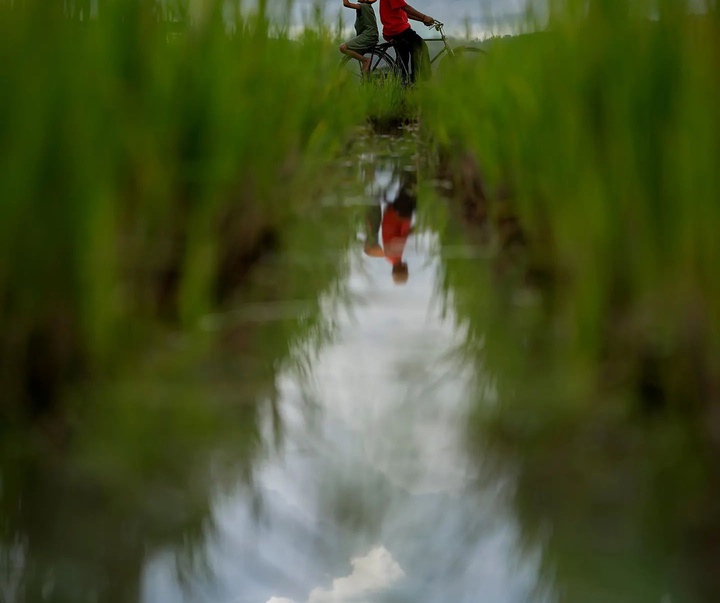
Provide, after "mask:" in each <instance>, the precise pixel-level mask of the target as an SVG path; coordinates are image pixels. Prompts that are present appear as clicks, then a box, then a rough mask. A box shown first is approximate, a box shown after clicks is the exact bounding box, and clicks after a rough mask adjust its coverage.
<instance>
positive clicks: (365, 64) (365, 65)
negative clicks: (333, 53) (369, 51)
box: [340, 44, 370, 73]
mask: <svg viewBox="0 0 720 603" xmlns="http://www.w3.org/2000/svg"><path fill="white" fill-rule="evenodd" d="M340 52H342V53H343V54H346V55H347V56H349V57H352V58H353V59H355V60H357V61H360V65H361V71H362V72H363V73H365V72H366V71H367V70H368V69H369V68H370V57H364V56H363V55H361V54H360V53H359V52H355V51H354V50H350V49H349V48H348V45H347V44H340Z"/></svg>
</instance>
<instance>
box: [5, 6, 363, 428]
mask: <svg viewBox="0 0 720 603" xmlns="http://www.w3.org/2000/svg"><path fill="white" fill-rule="evenodd" d="M83 6H85V5H83ZM203 6H204V9H205V10H204V12H202V13H201V14H195V15H194V18H193V19H187V13H186V12H185V13H184V15H185V20H178V15H177V14H173V13H167V14H165V16H164V17H163V14H162V12H161V11H160V7H161V5H160V4H158V3H155V2H142V1H135V0H123V1H117V2H101V3H100V12H99V17H98V18H95V17H93V18H90V19H88V15H89V14H90V13H89V12H88V11H89V6H85V11H84V12H83V11H82V10H80V8H81V7H80V3H74V4H73V3H71V4H68V5H67V6H64V5H63V3H50V4H48V3H46V2H35V1H29V2H23V3H17V2H0V82H2V85H0V114H2V115H3V119H2V121H1V122H0V151H1V152H0V200H1V202H0V254H1V256H2V262H0V328H1V329H2V331H3V333H4V335H3V338H2V340H1V342H0V389H2V391H3V403H2V407H3V408H2V411H3V412H5V413H9V414H8V416H10V415H12V414H15V413H17V411H18V410H19V409H21V408H23V407H24V406H28V405H34V406H35V407H37V408H38V409H39V408H42V407H44V406H45V405H47V404H48V403H49V402H50V401H51V400H52V399H54V398H55V397H56V388H57V386H58V384H60V383H62V382H65V381H67V380H69V379H77V378H79V377H82V376H91V375H97V374H101V373H103V372H104V371H107V370H109V369H110V368H111V367H113V366H115V365H116V364H117V363H119V362H121V361H122V359H123V357H124V356H126V355H127V353H128V350H130V349H131V348H132V346H137V345H142V344H143V341H144V337H145V335H143V333H145V332H146V328H145V327H147V326H148V325H151V324H152V323H153V322H155V321H156V319H157V318H168V317H171V318H173V317H177V318H179V319H180V320H181V321H182V323H183V324H185V325H194V324H196V322H197V320H198V319H199V318H200V316H202V315H203V314H204V313H206V312H208V311H209V310H211V309H212V308H213V307H214V306H215V305H216V304H217V303H218V301H220V300H221V299H222V297H223V296H224V295H225V294H227V293H228V290H229V288H230V287H231V285H233V284H236V283H237V282H238V281H239V280H240V278H241V277H242V275H243V274H244V272H245V271H246V270H247V267H248V265H249V264H250V263H251V262H252V261H253V259H254V258H256V257H257V255H258V253H259V252H260V251H261V250H262V249H263V248H264V247H267V246H270V245H273V244H274V243H275V242H276V241H277V239H278V238H281V237H279V236H278V235H279V234H281V233H280V232H279V231H280V230H281V227H282V226H283V225H284V224H286V223H287V222H288V221H290V220H292V219H293V216H294V212H295V210H297V209H298V208H297V207H296V205H297V201H298V199H299V198H301V197H302V196H303V195H305V197H307V196H308V194H309V192H310V191H312V190H314V188H317V183H316V182H315V180H317V178H318V174H319V173H320V171H319V170H320V168H322V167H323V166H325V165H326V162H327V160H328V159H329V158H331V157H333V156H334V155H335V154H336V153H337V151H338V149H339V148H340V146H341V145H342V144H343V143H344V142H346V141H347V138H348V133H349V131H350V128H352V127H353V126H355V125H356V124H357V123H358V122H360V121H361V120H362V118H363V107H362V104H361V103H360V102H354V103H353V102H343V101H347V99H346V98H345V96H344V94H345V93H346V92H347V85H348V84H349V81H348V78H345V79H343V78H342V77H341V76H342V74H340V73H339V70H338V69H337V64H338V61H339V58H338V57H339V54H338V53H337V50H336V48H335V47H334V46H333V45H332V44H331V41H330V38H329V34H327V32H324V31H323V30H312V31H311V30H308V32H307V33H306V34H305V35H304V36H302V37H301V38H300V39H296V40H291V39H289V38H288V37H287V35H286V34H285V33H284V32H283V29H282V28H277V27H273V26H271V25H270V24H269V23H268V21H267V20H266V19H265V18H264V17H263V15H262V13H261V14H260V15H252V16H247V15H246V16H242V15H240V14H237V15H235V16H234V17H233V18H232V19H229V18H228V14H227V11H223V8H222V6H221V3H205V4H204V5H203ZM73 7H74V8H73ZM76 8H77V9H78V10H75V9H76ZM223 13H224V14H223ZM179 14H180V16H182V14H183V13H179ZM167 17H170V18H169V19H168V18H167ZM353 89H355V88H353Z"/></svg>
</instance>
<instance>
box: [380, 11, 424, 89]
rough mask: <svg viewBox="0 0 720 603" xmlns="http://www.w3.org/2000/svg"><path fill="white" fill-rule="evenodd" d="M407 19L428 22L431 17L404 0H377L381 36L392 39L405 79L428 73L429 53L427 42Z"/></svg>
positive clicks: (421, 78)
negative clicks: (381, 30) (378, 3)
mask: <svg viewBox="0 0 720 603" xmlns="http://www.w3.org/2000/svg"><path fill="white" fill-rule="evenodd" d="M408 19H413V20H414V21H420V22H421V23H424V24H425V25H428V26H430V25H432V24H433V23H435V19H433V18H432V17H430V16H428V15H425V14H423V13H421V12H420V11H418V10H416V9H414V8H413V7H412V6H410V5H409V4H408V3H407V2H405V0H380V21H381V22H382V25H383V38H385V39H386V40H387V41H388V42H393V43H394V45H395V49H396V52H397V55H398V58H399V59H400V61H401V62H402V64H403V67H404V69H403V78H408V79H407V81H406V83H409V84H414V83H415V82H416V81H417V80H426V79H428V78H429V77H430V53H429V52H428V47H427V44H425V42H424V41H423V39H422V38H421V37H420V36H419V35H418V34H417V33H416V32H415V31H414V30H413V29H412V28H411V27H410V23H409V22H408Z"/></svg>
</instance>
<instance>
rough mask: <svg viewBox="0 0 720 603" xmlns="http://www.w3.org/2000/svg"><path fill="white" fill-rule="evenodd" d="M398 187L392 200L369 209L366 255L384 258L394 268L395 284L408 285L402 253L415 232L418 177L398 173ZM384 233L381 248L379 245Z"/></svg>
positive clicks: (408, 173)
mask: <svg viewBox="0 0 720 603" xmlns="http://www.w3.org/2000/svg"><path fill="white" fill-rule="evenodd" d="M395 176H396V179H397V181H398V185H397V188H396V190H395V191H394V196H393V198H392V199H391V200H389V201H387V202H386V203H384V204H383V206H382V209H381V206H380V205H371V206H369V207H368V209H367V212H366V215H365V225H366V238H365V245H364V249H365V253H366V254H367V255H369V256H370V257H384V258H385V259H386V260H387V261H388V262H390V265H391V266H392V278H393V282H394V283H395V284H398V285H402V284H405V283H406V282H407V280H408V277H409V270H408V265H407V262H404V261H403V253H404V251H405V245H406V244H407V239H408V237H409V236H410V234H411V232H412V220H413V215H414V214H415V208H416V207H417V190H416V188H417V174H416V172H415V171H411V170H398V171H396V172H395ZM378 231H381V232H382V247H381V246H380V245H379V243H378Z"/></svg>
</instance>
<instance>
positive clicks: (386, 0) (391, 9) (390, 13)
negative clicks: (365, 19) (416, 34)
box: [380, 0, 410, 39]
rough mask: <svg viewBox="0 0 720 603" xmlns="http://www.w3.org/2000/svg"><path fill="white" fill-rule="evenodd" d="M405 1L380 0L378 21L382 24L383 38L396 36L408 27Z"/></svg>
mask: <svg viewBox="0 0 720 603" xmlns="http://www.w3.org/2000/svg"><path fill="white" fill-rule="evenodd" d="M403 6H407V2H405V0H380V21H381V22H382V24H383V38H386V39H387V37H388V36H397V35H398V34H401V33H402V32H404V31H405V30H406V29H408V28H409V27H410V23H409V22H408V16H407V13H406V12H405V11H404V10H403V9H402V7H403Z"/></svg>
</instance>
